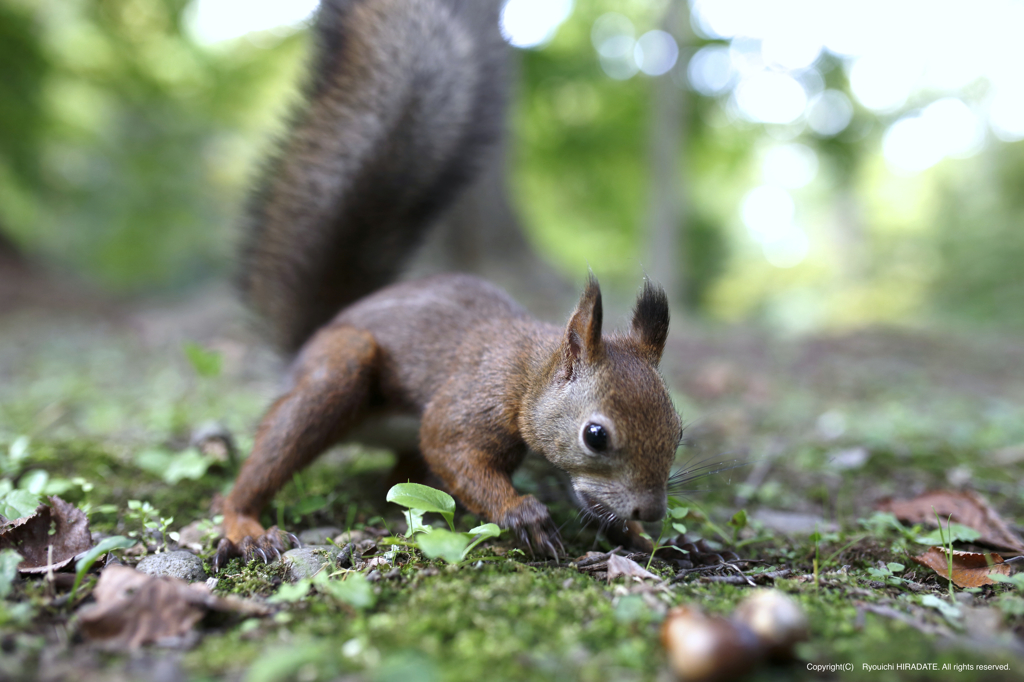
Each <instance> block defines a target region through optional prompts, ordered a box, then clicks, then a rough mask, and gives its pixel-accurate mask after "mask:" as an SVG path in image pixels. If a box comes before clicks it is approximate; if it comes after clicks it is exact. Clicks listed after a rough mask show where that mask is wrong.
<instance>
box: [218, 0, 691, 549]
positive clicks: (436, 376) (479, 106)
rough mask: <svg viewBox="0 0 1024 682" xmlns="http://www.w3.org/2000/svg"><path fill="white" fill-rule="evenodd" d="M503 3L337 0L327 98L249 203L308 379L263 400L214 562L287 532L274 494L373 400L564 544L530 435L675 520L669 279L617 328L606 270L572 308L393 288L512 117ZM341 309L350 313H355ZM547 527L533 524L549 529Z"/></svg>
mask: <svg viewBox="0 0 1024 682" xmlns="http://www.w3.org/2000/svg"><path fill="white" fill-rule="evenodd" d="M497 9H498V3H497V2H495V1H489V2H481V1H480V0H466V1H464V2H459V1H458V0H325V1H324V2H323V3H321V9H320V11H319V16H318V19H317V28H316V36H317V40H318V52H317V58H316V62H315V64H314V69H313V72H314V78H313V82H312V84H311V87H310V89H309V93H308V98H307V104H306V106H305V108H304V109H303V110H302V111H301V112H300V114H299V115H298V116H297V117H296V119H295V121H294V124H293V128H292V131H291V134H290V137H289V139H288V140H287V142H286V143H285V144H284V146H283V149H282V153H281V154H280V155H279V156H278V157H277V159H276V161H274V162H273V163H272V164H271V165H270V167H269V172H268V173H267V174H266V175H265V181H264V183H263V187H262V189H261V190H260V191H259V192H257V194H256V195H255V196H256V198H255V200H254V202H253V205H252V208H251V210H250V213H249V215H250V219H249V225H248V228H247V237H248V243H247V247H246V249H245V250H244V254H243V270H244V276H243V278H242V279H243V281H242V285H243V290H244V292H245V294H246V295H247V298H248V299H249V301H250V303H251V305H252V306H253V307H254V308H255V309H256V311H257V312H258V313H260V314H261V316H262V317H263V318H264V319H265V320H267V321H268V322H269V323H270V327H271V329H272V331H273V332H274V334H275V337H276V339H277V341H278V344H279V345H280V346H281V347H282V348H283V349H284V350H285V351H293V352H294V351H297V356H296V358H295V360H294V365H293V370H292V382H291V387H290V389H289V390H288V391H287V392H286V393H285V394H284V395H283V396H282V397H280V398H279V399H278V400H277V401H276V402H275V403H274V404H273V405H272V406H271V408H270V409H269V411H268V412H267V414H266V416H265V417H264V418H263V420H262V423H261V424H260V426H259V430H258V432H257V435H256V441H255V445H254V448H253V452H252V454H251V455H250V457H249V458H248V459H247V460H246V462H245V464H244V465H243V467H242V470H241V472H240V473H239V475H238V479H237V481H236V482H235V485H234V488H233V489H232V491H231V494H230V496H229V497H228V499H227V500H226V503H225V508H224V533H225V537H224V539H222V540H221V544H220V545H219V546H218V550H217V555H216V557H215V559H214V566H215V568H216V567H219V566H222V565H224V563H225V562H226V561H227V560H228V559H230V558H231V557H232V556H243V557H246V558H252V557H254V556H262V557H263V558H264V560H266V559H267V558H269V557H273V556H275V555H279V553H280V551H281V550H282V549H284V548H285V546H286V544H287V538H286V537H285V536H286V535H287V534H285V533H282V532H281V531H279V530H278V529H276V528H272V529H270V531H265V530H264V529H263V527H262V526H261V525H260V523H259V521H258V519H259V514H260V511H261V510H262V508H263V507H264V506H265V505H266V504H267V503H268V502H269V501H270V500H271V498H272V497H273V496H274V494H275V493H276V492H277V491H278V490H279V489H280V488H281V486H283V485H284V484H285V483H286V482H287V481H289V480H290V479H291V478H292V475H293V474H294V473H295V472H296V471H298V470H299V469H301V468H302V467H304V466H306V465H308V464H309V463H310V462H311V461H312V460H313V459H314V458H315V457H317V456H318V455H319V454H320V453H321V452H323V451H324V450H325V449H327V448H328V447H329V446H331V445H332V444H334V443H336V442H338V441H340V440H342V439H343V438H344V436H345V435H346V433H347V432H349V430H350V429H351V428H352V427H353V426H354V425H356V424H357V423H359V422H361V421H363V420H364V419H366V418H368V417H372V416H375V415H379V414H384V413H395V412H401V413H409V414H413V415H417V416H419V417H420V419H421V426H420V432H419V440H420V442H419V445H420V452H421V454H422V458H423V461H425V463H426V465H427V466H428V467H429V469H430V470H431V472H433V473H434V474H435V475H436V476H437V477H438V478H440V479H441V481H443V483H444V484H445V486H446V487H447V488H448V489H449V491H450V492H452V493H453V494H454V496H455V497H456V499H457V500H459V501H460V502H461V503H462V504H463V505H465V507H466V508H468V509H469V510H470V511H471V512H473V513H474V514H478V515H481V516H483V517H486V518H487V519H489V520H491V521H494V522H495V523H497V524H499V525H500V526H502V527H503V528H508V529H511V530H512V531H513V532H514V533H516V534H517V535H518V537H519V538H520V539H521V540H522V541H523V542H524V543H526V544H528V545H531V546H532V547H536V548H537V549H539V550H541V551H543V552H545V553H547V554H549V555H555V556H557V549H558V547H559V546H560V543H559V540H558V532H557V529H556V528H555V527H554V525H553V524H552V521H551V517H550V515H549V513H548V510H547V508H546V507H545V506H544V505H543V504H541V503H540V502H538V501H537V499H535V498H534V497H533V496H531V495H520V494H519V493H517V492H516V490H515V489H514V488H513V486H512V482H511V474H512V472H513V470H514V469H515V468H516V467H517V466H518V465H519V463H520V462H521V461H522V459H523V457H524V456H525V455H526V453H527V450H528V449H530V450H534V451H536V452H538V453H540V454H541V455H543V456H544V457H546V458H547V459H548V460H549V461H550V462H552V463H553V464H554V465H556V466H557V467H559V468H561V469H563V470H564V471H566V472H567V473H568V474H569V476H570V478H571V480H572V486H573V488H574V490H575V492H576V494H577V496H578V498H579V502H580V504H581V506H582V508H583V510H584V511H585V512H586V513H587V514H588V515H591V516H593V517H596V518H597V519H598V520H599V521H600V522H601V523H602V524H603V525H606V526H610V525H612V524H613V522H615V524H614V526H615V527H618V528H621V527H622V524H624V523H626V522H627V521H633V522H634V524H633V535H632V537H633V539H634V540H639V537H638V536H637V535H636V534H635V532H636V530H637V528H638V524H636V523H635V522H636V521H655V520H657V519H660V518H661V517H662V516H663V515H664V513H665V508H666V494H667V493H666V485H667V482H668V478H669V472H670V468H671V466H672V462H673V459H674V457H675V452H676V449H677V446H678V444H679V442H680V439H681V436H682V425H681V422H680V419H679V416H678V414H677V413H676V411H675V409H674V408H673V405H672V401H671V399H670V398H669V395H668V392H667V390H666V388H665V385H664V383H663V381H662V379H661V377H660V375H659V374H658V370H657V366H658V362H659V360H660V357H661V354H662V350H663V348H664V345H665V339H666V336H667V334H668V322H669V310H668V301H667V298H666V296H665V293H664V291H662V290H661V289H660V288H657V287H654V286H653V285H651V284H650V282H646V283H645V285H644V288H643V290H642V293H641V294H640V296H639V298H638V300H637V302H636V307H635V310H634V313H633V318H632V325H631V328H630V329H629V331H628V332H626V333H624V334H621V335H602V307H601V292H600V289H599V287H598V284H597V281H596V280H595V279H594V278H593V276H591V278H590V281H589V283H588V284H587V287H586V289H585V291H584V292H583V295H582V296H581V298H580V301H579V305H578V306H577V308H576V310H575V312H574V313H573V314H572V317H571V319H570V320H569V323H568V325H567V326H565V327H564V328H563V327H555V326H552V325H549V324H545V323H541V322H538V321H535V320H533V319H532V318H531V317H530V316H529V315H528V314H527V313H526V311H525V310H524V309H523V308H521V307H520V306H519V305H518V304H517V303H516V302H515V301H513V300H512V299H511V298H510V297H509V296H508V295H507V294H505V293H504V292H503V291H501V290H500V289H498V288H497V287H495V286H493V285H491V284H489V283H487V282H485V281H482V280H480V279H477V278H475V277H471V276H468V275H440V276H435V277H430V278H427V279H422V280H419V281H410V282H404V283H399V284H391V285H390V286H386V285H387V284H388V282H390V281H391V280H392V279H394V278H395V276H396V275H397V272H398V270H399V268H400V266H401V264H402V262H403V260H404V257H405V256H406V255H407V254H408V253H410V252H411V251H412V250H413V247H414V246H415V243H416V241H417V240H418V236H419V235H420V234H421V233H422V232H423V231H424V229H425V228H426V226H428V224H429V223H430V221H431V220H432V219H433V218H434V217H435V216H436V215H437V214H438V213H439V211H441V210H442V209H443V208H445V207H446V206H447V205H448V204H449V203H450V201H451V200H452V199H453V198H454V196H455V195H456V193H457V192H458V191H459V190H460V189H461V188H462V187H463V185H464V184H466V182H467V181H468V180H469V179H470V178H471V177H472V174H473V171H474V169H475V166H476V165H477V164H478V162H479V159H480V157H481V156H482V155H483V154H485V153H486V151H487V150H488V148H489V147H490V146H491V145H492V144H493V143H494V141H495V140H496V139H497V137H498V136H499V134H500V130H501V127H502V107H503V99H504V93H503V91H502V88H503V81H504V77H503V74H502V70H503V69H502V61H503V60H502V55H503V53H504V50H505V46H504V45H503V43H502V40H501V37H500V35H499V34H498V30H497V26H498V21H497ZM339 311H340V312H339ZM531 543H532V544H531Z"/></svg>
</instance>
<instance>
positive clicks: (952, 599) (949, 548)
mask: <svg viewBox="0 0 1024 682" xmlns="http://www.w3.org/2000/svg"><path fill="white" fill-rule="evenodd" d="M932 513H933V514H935V523H936V524H937V525H938V526H939V541H940V542H941V544H942V547H943V548H944V549H945V550H946V567H947V570H948V571H949V572H948V573H947V574H946V577H948V578H949V603H950V604H953V605H955V604H956V593H955V591H954V589H953V533H952V529H951V528H950V526H951V525H952V523H951V522H952V520H953V515H952V514H950V515H949V517H948V518H947V519H946V534H945V536H944V535H943V532H942V520H941V519H940V518H939V512H937V511H935V507H932ZM947 537H948V540H947Z"/></svg>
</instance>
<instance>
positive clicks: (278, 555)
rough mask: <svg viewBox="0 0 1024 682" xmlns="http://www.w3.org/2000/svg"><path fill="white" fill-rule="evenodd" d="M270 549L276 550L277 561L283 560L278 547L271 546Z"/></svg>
mask: <svg viewBox="0 0 1024 682" xmlns="http://www.w3.org/2000/svg"><path fill="white" fill-rule="evenodd" d="M270 549H272V550H274V555H275V560H276V561H280V560H281V552H280V551H279V550H278V549H277V547H271V548H270Z"/></svg>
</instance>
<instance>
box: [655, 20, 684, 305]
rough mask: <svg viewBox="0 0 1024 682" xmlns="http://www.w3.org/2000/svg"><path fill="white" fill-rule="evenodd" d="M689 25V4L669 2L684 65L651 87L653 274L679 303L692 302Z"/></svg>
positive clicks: (667, 27) (666, 25)
mask: <svg viewBox="0 0 1024 682" xmlns="http://www.w3.org/2000/svg"><path fill="white" fill-rule="evenodd" d="M689 26H690V14H689V9H688V5H687V3H686V2H685V0H669V3H668V6H667V8H666V11H665V15H664V17H663V18H662V30H664V31H665V32H667V33H669V34H670V35H671V36H672V37H673V38H675V40H676V43H677V44H678V45H679V60H678V61H677V62H676V65H675V66H674V67H673V71H674V74H673V73H672V72H670V73H667V74H664V75H662V76H657V77H655V78H654V79H653V82H652V84H651V87H652V90H653V91H652V99H653V102H652V107H651V126H650V152H649V159H650V187H651V190H650V199H649V201H650V207H649V209H648V211H649V212H648V230H649V235H648V240H649V241H648V244H649V247H648V248H649V255H648V263H649V267H650V270H649V275H650V276H651V278H652V279H653V280H654V281H656V282H658V283H660V284H661V285H662V286H663V287H665V291H666V292H668V295H669V299H670V300H671V301H673V302H676V303H678V302H680V301H685V300H686V291H685V282H686V276H687V273H686V272H685V271H684V270H685V262H686V254H685V253H684V246H685V241H684V239H683V236H684V235H685V234H686V208H687V197H686V180H685V177H684V175H683V169H682V160H683V155H684V153H685V146H684V145H685V140H686V134H687V124H686V121H687V116H686V113H687V112H686V105H687V102H686V99H687V96H686V89H685V85H686V65H687V62H688V59H689V49H690V42H691V41H690V35H691V31H690V28H689ZM670 74H671V75H670ZM672 75H675V76H676V77H675V78H673V77H672Z"/></svg>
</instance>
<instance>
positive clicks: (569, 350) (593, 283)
mask: <svg viewBox="0 0 1024 682" xmlns="http://www.w3.org/2000/svg"><path fill="white" fill-rule="evenodd" d="M603 315H604V312H603V309H602V306H601V286H600V285H599V284H598V283H597V278H596V277H594V273H590V276H589V278H588V279H587V287H586V289H584V290H583V294H582V295H581V296H580V302H579V304H578V305H577V306H576V310H575V311H574V312H573V314H572V317H571V318H570V319H569V324H568V326H566V328H565V342H564V347H565V361H566V376H567V377H571V376H572V368H573V365H575V364H576V363H577V362H590V361H593V360H594V359H595V358H597V357H598V356H599V355H600V354H601V322H602V318H603Z"/></svg>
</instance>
